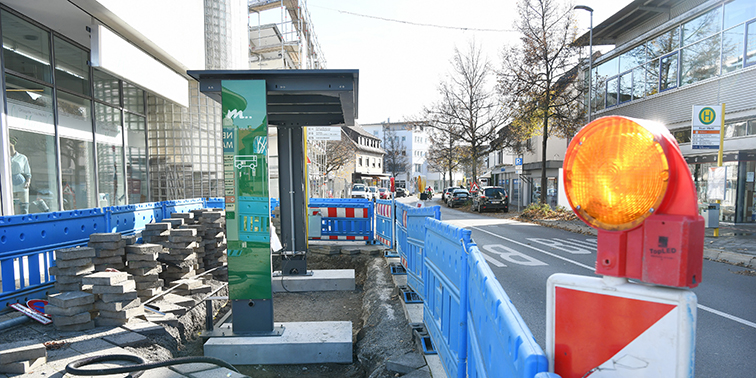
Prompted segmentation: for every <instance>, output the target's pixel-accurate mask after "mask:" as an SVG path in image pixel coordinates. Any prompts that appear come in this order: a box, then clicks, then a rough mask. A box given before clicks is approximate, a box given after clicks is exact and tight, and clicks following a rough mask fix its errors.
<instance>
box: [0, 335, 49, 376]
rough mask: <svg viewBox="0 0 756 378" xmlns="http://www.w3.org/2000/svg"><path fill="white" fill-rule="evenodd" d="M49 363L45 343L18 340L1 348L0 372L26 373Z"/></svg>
mask: <svg viewBox="0 0 756 378" xmlns="http://www.w3.org/2000/svg"><path fill="white" fill-rule="evenodd" d="M46 363H47V348H46V347H45V344H43V343H30V342H29V341H16V342H13V343H7V344H4V345H3V348H2V350H0V374H26V373H30V372H32V371H34V370H35V369H38V368H40V367H42V365H44V364H46Z"/></svg>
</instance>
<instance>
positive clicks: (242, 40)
mask: <svg viewBox="0 0 756 378" xmlns="http://www.w3.org/2000/svg"><path fill="white" fill-rule="evenodd" d="M247 14H248V10H247V4H246V1H244V0H219V1H210V0H208V1H202V0H182V1H179V0H166V1H159V2H155V1H146V0H135V1H129V2H122V1H117V0H96V1H84V0H81V1H79V0H74V1H65V0H52V1H47V2H45V5H44V6H40V3H38V2H29V1H22V0H3V1H0V29H1V30H2V39H3V51H2V69H3V76H2V87H3V96H2V107H1V109H2V114H1V117H0V150H1V151H0V168H2V175H0V205H1V206H2V215H15V214H26V213H38V212H47V211H64V210H76V209H86V208H94V207H100V206H113V205H125V204H133V203H140V202H148V201H162V200H170V199H182V198H195V197H217V196H222V195H223V193H222V188H223V164H222V146H221V141H222V137H221V108H220V105H219V104H217V103H215V102H214V101H212V100H210V99H209V98H207V97H206V96H205V95H203V94H201V93H200V92H199V88H198V85H197V83H196V82H195V81H194V80H193V79H191V78H190V77H189V76H187V75H186V71H187V70H188V69H246V68H248V64H249V60H248V44H249V40H248V35H249V34H248V26H247Z"/></svg>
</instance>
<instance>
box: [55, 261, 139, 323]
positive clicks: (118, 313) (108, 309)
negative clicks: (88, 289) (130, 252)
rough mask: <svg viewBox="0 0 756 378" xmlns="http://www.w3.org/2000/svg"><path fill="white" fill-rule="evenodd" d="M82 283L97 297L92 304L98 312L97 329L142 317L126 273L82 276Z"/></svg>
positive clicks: (134, 291) (134, 285) (99, 273)
mask: <svg viewBox="0 0 756 378" xmlns="http://www.w3.org/2000/svg"><path fill="white" fill-rule="evenodd" d="M83 282H84V283H85V284H91V285H92V286H93V287H92V292H93V293H94V294H96V295H98V298H97V300H96V301H95V302H94V306H95V308H96V309H97V310H99V312H100V314H99V315H98V316H97V318H96V319H95V324H96V325H97V326H98V327H106V326H121V325H124V324H126V323H128V322H129V320H131V319H132V318H133V317H135V316H139V315H144V307H143V306H142V301H141V300H139V298H138V296H137V291H136V283H135V282H134V280H132V279H130V278H129V275H128V273H126V272H97V273H92V274H89V275H87V276H84V279H83ZM53 322H55V319H53Z"/></svg>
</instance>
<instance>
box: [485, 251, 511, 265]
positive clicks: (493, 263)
mask: <svg viewBox="0 0 756 378" xmlns="http://www.w3.org/2000/svg"><path fill="white" fill-rule="evenodd" d="M481 254H482V255H483V258H484V259H486V261H488V262H489V263H490V264H491V265H494V266H496V267H497V268H505V267H506V265H505V264H503V263H502V262H501V261H499V260H496V258H494V257H493V256H489V255H488V254H487V253H483V251H481Z"/></svg>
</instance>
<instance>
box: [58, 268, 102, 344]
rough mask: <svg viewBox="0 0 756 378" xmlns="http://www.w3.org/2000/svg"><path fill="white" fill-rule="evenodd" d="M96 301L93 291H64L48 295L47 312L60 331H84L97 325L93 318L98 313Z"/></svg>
mask: <svg viewBox="0 0 756 378" xmlns="http://www.w3.org/2000/svg"><path fill="white" fill-rule="evenodd" d="M85 277H86V276H85ZM82 281H84V278H82ZM94 303H95V295H94V294H92V293H87V292H84V291H64V292H61V293H57V294H50V295H48V296H47V305H46V306H45V313H46V314H49V315H51V316H52V322H53V325H54V326H55V329H57V330H59V331H83V330H87V329H92V328H94V327H95V322H94V321H93V320H92V319H93V314H96V313H97V310H96V309H95V307H94Z"/></svg>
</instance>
